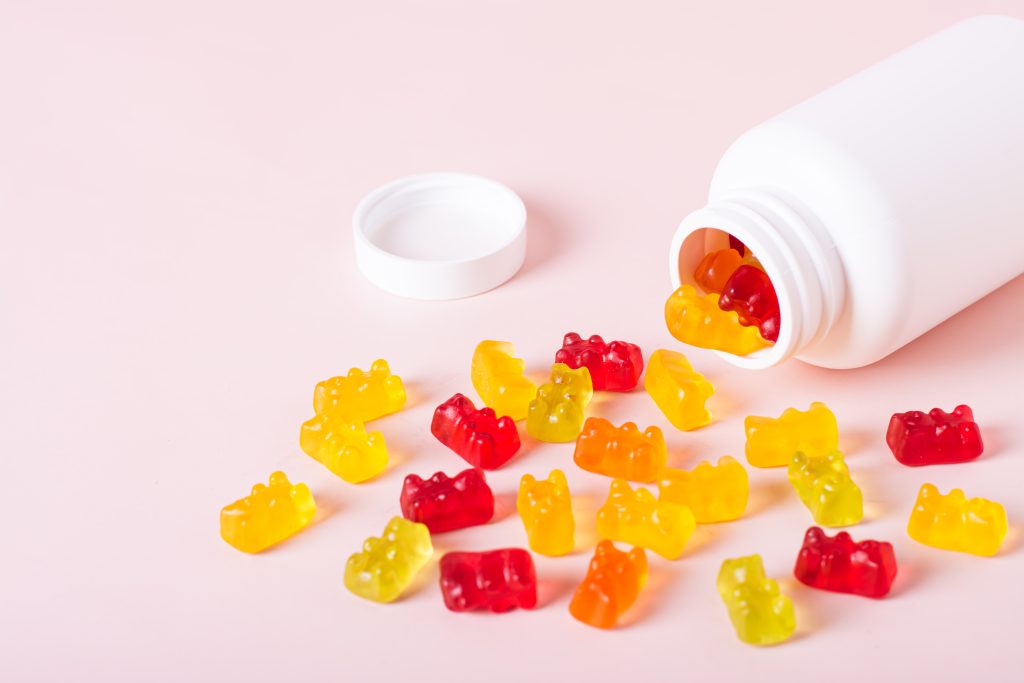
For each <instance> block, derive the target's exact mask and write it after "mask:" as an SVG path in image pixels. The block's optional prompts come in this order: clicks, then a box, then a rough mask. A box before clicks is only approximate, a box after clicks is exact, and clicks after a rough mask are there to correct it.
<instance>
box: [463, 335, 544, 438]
mask: <svg viewBox="0 0 1024 683" xmlns="http://www.w3.org/2000/svg"><path fill="white" fill-rule="evenodd" d="M515 352H516V349H515V347H514V346H512V344H511V343H509V342H505V341H491V340H487V341H482V342H480V343H479V344H477V345H476V350H475V351H473V367H472V371H471V374H472V379H473V388H474V389H476V393H478V394H480V400H481V401H483V402H484V403H485V404H486V405H488V406H490V407H491V408H494V412H495V413H497V415H498V417H501V416H503V415H508V416H509V417H511V418H512V419H513V420H516V421H518V420H522V419H523V418H525V417H526V411H527V409H528V407H529V405H530V401H532V400H533V397H534V396H535V395H536V394H537V385H536V384H534V383H533V382H531V381H530V380H529V379H527V378H526V377H525V376H524V375H523V372H524V371H525V370H526V363H525V362H523V359H522V358H516V357H515V356H514V355H513V354H515Z"/></svg>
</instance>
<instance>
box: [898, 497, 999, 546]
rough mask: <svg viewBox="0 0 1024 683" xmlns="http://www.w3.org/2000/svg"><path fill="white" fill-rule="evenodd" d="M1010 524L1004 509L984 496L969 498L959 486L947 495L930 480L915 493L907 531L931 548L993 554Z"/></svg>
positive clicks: (913, 537) (916, 539)
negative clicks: (915, 499) (940, 491)
mask: <svg viewBox="0 0 1024 683" xmlns="http://www.w3.org/2000/svg"><path fill="white" fill-rule="evenodd" d="M1008 528H1009V526H1008V523H1007V520H1006V510H1005V509H1004V508H1003V506H1002V505H1000V504H999V503H997V502H995V501H993V500H988V499H985V498H971V499H969V500H968V498H967V497H966V496H965V495H964V492H963V491H961V490H960V489H953V490H952V491H950V492H949V493H947V494H946V495H942V494H941V493H939V490H938V489H937V488H936V487H935V486H934V485H932V484H925V485H923V486H922V487H921V490H920V491H918V493H917V501H916V502H915V504H914V510H913V511H912V512H911V513H910V521H909V522H908V523H907V533H908V534H909V535H910V537H911V538H912V539H914V540H915V541H917V542H919V543H924V544H925V545H930V546H932V547H933V548H941V549H942V550H956V551H958V552H962V553H971V554H972V555H995V554H996V553H997V552H999V546H1001V545H1002V543H1003V539H1004V538H1006V532H1007V530H1008Z"/></svg>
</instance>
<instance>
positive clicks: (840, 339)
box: [671, 17, 1024, 368]
mask: <svg viewBox="0 0 1024 683" xmlns="http://www.w3.org/2000/svg"><path fill="white" fill-rule="evenodd" d="M1022 184H1024V21H1020V20H1017V19H1011V18H1007V17H978V18H975V19H970V20H968V21H965V22H962V23H960V24H957V25H956V26H953V27H951V28H950V29H947V30H945V31H943V32H941V33H939V34H936V35H935V36H932V37H931V38H928V39H926V40H925V41H922V42H921V43H918V44H916V45H914V46H911V47H910V48H908V49H906V50H904V51H903V52H901V53H898V54H897V55H894V56H893V57H890V58H889V59H887V60H885V61H883V62H881V63H879V64H878V65H876V66H874V67H871V68H870V69H868V70H866V71H864V72H861V73H860V74H858V75H856V76H853V77H852V78H850V79H847V80H846V81H844V82H842V83H840V84H838V85H836V86H834V87H832V88H830V89H828V90H826V91H824V92H822V93H820V94H819V95H816V96H815V97H813V98H811V99H810V100H808V101H806V102H804V103H802V104H800V105H797V106H796V107H793V108H792V109H790V110H788V111H786V112H783V113H782V114H780V115H778V116H776V117H774V118H773V119H770V120H768V121H766V122H765V123H763V124H761V125H759V126H757V127H755V128H753V129H751V130H750V131H748V132H746V133H745V134H743V135H742V136H741V137H740V138H739V139H738V140H737V141H736V142H735V143H733V145H732V146H731V147H730V148H729V150H728V151H727V152H726V154H725V155H724V157H723V159H722V161H721V162H720V164H719V166H718V168H717V169H716V171H715V175H714V178H713V180H712V183H711V190H710V194H709V202H708V206H706V207H704V209H701V210H699V211H697V212H694V214H691V216H688V217H687V219H685V220H684V221H683V224H682V225H681V226H680V228H679V231H678V232H677V235H676V239H675V240H674V241H673V251H672V256H671V272H672V277H673V281H674V283H675V284H676V286H678V284H679V283H680V282H683V283H687V282H692V272H693V269H692V267H691V266H692V265H693V263H692V261H693V259H694V258H695V257H697V256H698V255H699V253H702V252H703V251H705V250H707V249H709V248H715V247H717V246H720V245H721V244H722V240H723V237H722V233H731V234H734V235H736V236H737V237H738V238H739V239H741V240H743V241H744V242H746V243H747V244H748V246H750V247H751V249H752V250H753V251H754V253H755V254H756V255H757V256H758V258H759V259H761V262H762V264H763V265H764V267H765V271H766V272H767V273H768V275H769V277H770V278H771V279H772V282H773V284H774V285H775V288H776V291H777V293H778V294H779V298H780V308H781V309H782V321H781V328H782V331H781V333H780V338H779V342H778V343H777V344H776V346H775V347H774V348H770V349H766V350H765V351H760V352H757V354H754V355H753V356H752V357H735V356H733V357H729V360H731V361H733V362H736V363H737V364H740V365H745V366H748V367H766V366H769V365H775V364H777V363H779V362H782V361H783V360H785V359H787V358H789V357H797V358H800V359H801V360H805V361H807V362H810V363H812V364H815V365H821V366H824V367H834V368H849V367H858V366H861V365H866V364H869V363H872V362H874V361H876V360H879V359H880V358H883V357H885V356H886V355H888V354H889V353H891V352H893V351H895V350H896V349H898V348H900V347H901V346H903V345H904V344H906V343H907V342H909V341H910V340H912V339H914V338H915V337H917V336H918V335H920V334H922V333H924V332H926V331H927V330H929V329H931V328H932V327H934V326H935V325H937V324H938V323H940V322H942V321H943V320H945V319H946V318H948V317H949V316H951V315H953V314H955V313H956V312H958V311H960V310H961V309H963V308H965V307H966V306H968V305H969V304H970V303H972V302H974V301H976V300H977V299H979V298H981V297H982V296H984V295H985V294H987V293H989V292H990V291H992V290H993V289H996V288H997V287H999V286H1000V285H1002V284H1004V283H1005V282H1007V281H1009V280H1010V279H1012V278H1013V277H1015V276H1016V275H1018V274H1020V273H1021V272H1024V192H1022V191H1021V189H1022ZM744 237H746V239H744ZM725 239H727V237H726V238H725ZM787 317H788V319H789V320H788V321H787Z"/></svg>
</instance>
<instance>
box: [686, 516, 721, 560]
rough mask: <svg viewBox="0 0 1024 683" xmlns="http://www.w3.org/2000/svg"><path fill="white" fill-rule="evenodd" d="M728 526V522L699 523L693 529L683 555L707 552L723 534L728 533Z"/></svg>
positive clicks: (688, 555)
mask: <svg viewBox="0 0 1024 683" xmlns="http://www.w3.org/2000/svg"><path fill="white" fill-rule="evenodd" d="M728 526H729V525H728V524H698V525H697V528H696V529H694V530H693V535H692V536H690V540H689V541H687V542H686V548H684V549H683V557H692V556H694V555H698V554H700V553H702V552H705V550H706V549H707V548H708V547H711V546H714V545H715V544H716V543H718V540H719V539H720V538H721V537H722V534H723V533H726V528H727V527H728Z"/></svg>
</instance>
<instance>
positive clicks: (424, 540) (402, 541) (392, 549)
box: [345, 517, 434, 602]
mask: <svg viewBox="0 0 1024 683" xmlns="http://www.w3.org/2000/svg"><path fill="white" fill-rule="evenodd" d="M433 553H434V547H433V545H432V544H431V543H430V531H428V530H427V527H426V526H424V525H423V524H417V523H416V522H410V521H409V520H407V519H402V518H401V517H392V518H391V521H390V522H388V525H387V526H386V527H385V528H384V533H382V534H381V536H380V538H375V537H373V536H371V537H370V538H368V539H366V541H364V542H363V549H362V551H360V552H357V553H353V554H352V555H351V556H350V557H349V558H348V562H347V563H346V564H345V587H346V588H348V589H349V590H350V591H352V592H353V593H355V594H356V595H358V596H359V597H361V598H366V599H367V600H373V601H374V602H391V601H392V600H395V599H396V598H397V597H398V596H399V595H401V594H402V592H403V591H405V589H406V588H408V587H409V585H410V584H411V583H412V580H413V578H414V577H415V576H416V573H417V572H419V570H420V569H422V568H423V567H424V565H426V564H427V561H428V560H429V559H430V556H431V555H433Z"/></svg>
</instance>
